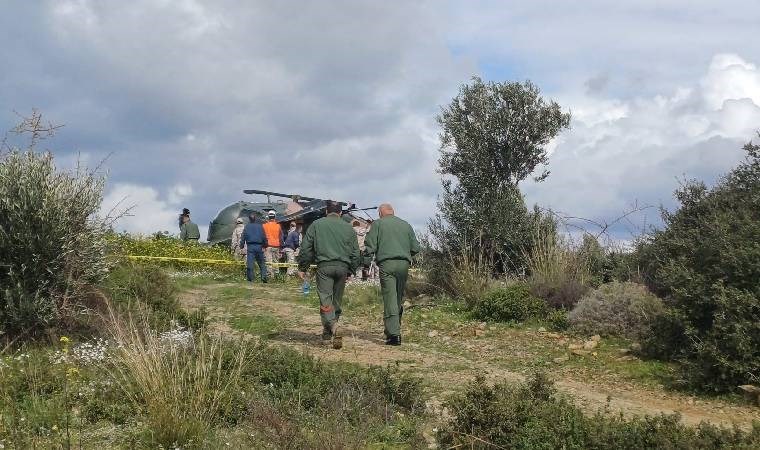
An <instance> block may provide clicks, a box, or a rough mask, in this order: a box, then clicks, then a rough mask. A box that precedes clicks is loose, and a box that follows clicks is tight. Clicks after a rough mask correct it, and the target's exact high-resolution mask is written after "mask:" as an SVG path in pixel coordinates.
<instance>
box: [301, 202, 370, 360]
mask: <svg viewBox="0 0 760 450" xmlns="http://www.w3.org/2000/svg"><path fill="white" fill-rule="evenodd" d="M360 258H361V257H360V255H359V243H358V242H357V240H356V234H355V233H354V229H353V228H351V225H350V224H348V223H346V222H344V221H343V220H341V219H340V203H337V202H334V201H332V200H328V201H327V217H323V218H321V219H318V220H316V221H314V222H313V223H312V224H311V225H309V228H308V229H307V230H306V234H305V235H304V237H303V243H301V253H300V255H299V256H298V268H299V271H300V273H299V274H300V275H301V277H302V278H303V277H305V272H306V271H307V270H308V269H309V265H311V264H314V263H316V264H317V293H318V294H319V315H320V317H321V318H322V329H323V331H322V340H323V341H324V342H325V343H328V342H330V341H331V340H332V345H333V348H335V349H339V348H341V347H343V338H342V336H341V334H340V332H339V330H338V319H340V314H341V312H342V311H341V307H340V304H341V300H342V298H343V290H344V288H345V286H346V277H347V276H348V275H349V274H351V273H354V271H356V268H357V267H359V263H360Z"/></svg>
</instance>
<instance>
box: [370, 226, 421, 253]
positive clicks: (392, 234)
mask: <svg viewBox="0 0 760 450" xmlns="http://www.w3.org/2000/svg"><path fill="white" fill-rule="evenodd" d="M419 252H420V243H419V242H417V236H416V235H415V234H414V230H413V229H412V226H411V225H409V224H408V223H407V222H406V221H405V220H403V219H399V218H398V217H396V216H385V217H383V218H381V219H378V220H376V221H374V222H372V226H371V227H370V229H369V233H367V237H365V238H364V255H365V257H366V258H367V259H368V260H371V259H372V255H374V256H375V258H376V259H377V262H378V263H381V262H383V261H385V260H386V259H405V260H407V261H409V262H412V257H413V256H414V255H416V254H417V253H419Z"/></svg>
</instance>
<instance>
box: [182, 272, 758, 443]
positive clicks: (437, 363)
mask: <svg viewBox="0 0 760 450" xmlns="http://www.w3.org/2000/svg"><path fill="white" fill-rule="evenodd" d="M224 286H229V285H228V284H227V285H222V284H217V285H208V286H204V287H202V288H196V289H193V290H190V291H187V292H184V293H183V294H182V295H181V296H180V300H181V302H182V303H183V305H184V306H185V307H187V308H191V309H192V308H197V307H200V306H204V307H205V308H206V309H207V310H208V311H209V313H210V316H211V317H212V318H218V319H221V320H218V321H216V326H217V327H219V328H220V329H221V330H223V331H230V327H229V325H228V324H227V321H226V319H227V318H229V317H230V313H229V308H230V307H229V304H226V305H220V304H219V302H218V301H216V300H214V295H213V291H215V290H217V289H220V288H221V287H224ZM274 289H277V288H275V287H266V288H264V287H259V286H257V288H256V289H251V290H250V294H249V295H248V296H247V298H241V299H239V301H237V302H235V308H236V309H237V310H238V311H240V310H241V309H242V310H246V309H248V310H250V311H251V312H253V313H256V314H260V313H262V312H265V313H267V314H269V315H271V316H274V317H276V318H278V319H279V320H280V321H281V323H283V324H284V325H283V327H282V329H280V330H279V331H278V332H277V333H276V334H275V335H273V336H271V337H270V341H271V342H274V343H277V344H281V345H287V346H290V347H294V348H298V349H301V350H303V351H305V352H308V353H311V354H312V355H314V356H316V357H318V358H322V359H325V360H340V361H349V362H354V363H359V364H365V365H388V364H394V365H398V366H399V367H402V368H404V369H405V370H408V371H411V372H413V373H416V374H418V375H420V376H422V377H424V378H425V379H426V380H427V381H428V382H429V383H430V385H431V391H432V392H434V394H435V395H434V400H433V401H432V404H433V405H439V404H440V399H443V398H445V396H446V394H447V393H450V392H454V391H456V390H457V389H460V388H461V387H462V386H463V385H464V384H465V383H466V382H468V381H470V380H472V379H474V378H475V377H476V376H477V375H483V376H485V377H486V379H488V380H507V381H522V380H524V379H525V375H524V374H522V373H518V372H515V371H511V370H508V369H506V368H504V367H502V366H500V365H499V364H498V363H496V362H494V359H493V358H490V357H489V356H491V355H493V354H494V347H495V344H494V341H493V340H488V339H476V338H475V337H476V336H477V333H475V335H476V336H475V337H466V336H462V337H459V338H457V340H456V341H455V342H456V343H457V345H460V346H464V347H466V348H467V349H468V351H467V352H466V354H465V356H463V355H462V354H456V353H452V352H449V351H442V350H440V349H437V348H435V347H434V346H429V345H423V344H419V343H414V342H412V343H405V344H404V345H402V346H401V347H387V346H385V345H383V340H382V327H381V325H380V318H379V317H378V318H377V319H376V320H374V319H372V318H367V317H362V316H358V317H351V316H350V315H348V317H345V318H344V320H342V329H343V333H344V336H345V337H344V348H343V349H342V350H339V351H336V350H333V349H331V348H327V347H325V346H324V345H323V344H322V342H321V339H320V333H321V324H320V320H319V315H318V313H317V311H315V309H314V308H313V307H309V306H306V305H304V304H302V303H297V302H295V301H288V300H284V299H283V295H282V293H280V295H268V294H273V293H274ZM285 298H287V296H285ZM452 345H453V344H452ZM497 350H498V348H497ZM501 356H504V355H501ZM549 373H550V375H553V378H554V379H555V381H556V386H557V388H558V389H559V390H560V391H561V392H563V393H565V394H567V395H569V396H571V397H572V398H574V399H575V401H576V403H577V404H578V405H579V406H580V407H582V408H583V409H584V410H585V411H587V412H589V413H593V412H597V411H600V410H607V411H609V412H610V413H613V414H617V413H619V412H622V413H623V414H624V415H627V416H631V415H657V414H660V413H666V414H672V413H675V412H677V413H680V414H681V417H682V420H683V422H684V423H686V424H690V425H696V424H698V423H700V422H702V421H706V422H710V423H713V424H720V425H726V426H730V425H734V424H735V425H738V426H740V427H742V428H748V427H750V426H751V423H752V421H753V420H757V421H760V408H756V407H752V406H749V405H748V406H741V405H736V404H732V403H728V402H724V401H720V400H712V399H710V400H705V399H696V398H694V397H690V396H688V395H684V394H680V393H674V392H669V391H666V390H664V389H656V388H647V387H643V386H639V385H636V384H635V383H632V382H617V381H611V380H608V379H604V378H603V377H602V378H601V379H588V378H584V377H583V376H577V375H576V376H573V375H572V374H568V373H567V372H561V371H557V373H556V374H553V373H552V371H551V370H550V371H549Z"/></svg>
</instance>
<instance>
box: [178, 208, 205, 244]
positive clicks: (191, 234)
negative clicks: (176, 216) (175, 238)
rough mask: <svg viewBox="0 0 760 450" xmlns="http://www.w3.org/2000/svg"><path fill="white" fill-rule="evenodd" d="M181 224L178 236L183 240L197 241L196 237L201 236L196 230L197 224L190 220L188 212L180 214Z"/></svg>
mask: <svg viewBox="0 0 760 450" xmlns="http://www.w3.org/2000/svg"><path fill="white" fill-rule="evenodd" d="M181 220H182V225H180V227H179V238H180V239H182V240H183V241H185V242H193V243H196V244H197V243H198V239H200V238H201V232H200V230H198V225H196V224H194V223H193V222H191V221H190V214H183V215H182V218H181Z"/></svg>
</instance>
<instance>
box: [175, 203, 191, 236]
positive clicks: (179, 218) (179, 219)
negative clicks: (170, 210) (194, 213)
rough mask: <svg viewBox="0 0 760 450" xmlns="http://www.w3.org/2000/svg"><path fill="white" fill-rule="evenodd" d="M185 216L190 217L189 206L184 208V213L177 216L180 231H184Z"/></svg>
mask: <svg viewBox="0 0 760 450" xmlns="http://www.w3.org/2000/svg"><path fill="white" fill-rule="evenodd" d="M184 216H188V217H190V210H189V209H187V208H182V213H181V214H180V215H179V217H177V226H178V227H179V231H180V232H182V218H183V217H184Z"/></svg>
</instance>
